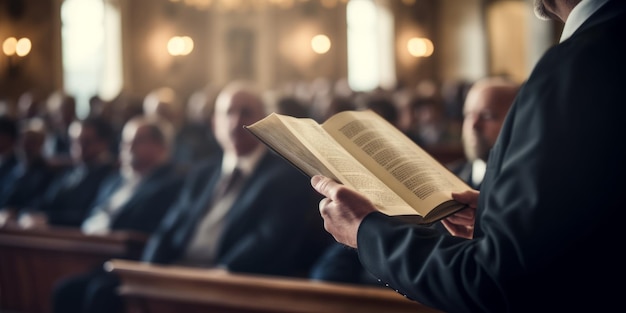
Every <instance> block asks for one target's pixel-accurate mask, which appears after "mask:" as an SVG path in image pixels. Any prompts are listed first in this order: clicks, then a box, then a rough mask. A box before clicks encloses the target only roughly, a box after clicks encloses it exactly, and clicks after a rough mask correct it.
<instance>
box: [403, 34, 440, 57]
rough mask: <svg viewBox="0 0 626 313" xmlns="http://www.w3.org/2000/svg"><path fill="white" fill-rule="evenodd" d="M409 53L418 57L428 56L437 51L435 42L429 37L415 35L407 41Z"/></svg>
mask: <svg viewBox="0 0 626 313" xmlns="http://www.w3.org/2000/svg"><path fill="white" fill-rule="evenodd" d="M407 49H408V50H409V53H410V54H411V55H412V56H414V57H416V58H427V57H429V56H431V55H432V54H433V52H434V51H435V46H434V45H433V42H432V41H430V39H428V38H418V37H414V38H411V39H409V42H408V43H407Z"/></svg>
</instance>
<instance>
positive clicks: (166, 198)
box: [91, 163, 184, 234]
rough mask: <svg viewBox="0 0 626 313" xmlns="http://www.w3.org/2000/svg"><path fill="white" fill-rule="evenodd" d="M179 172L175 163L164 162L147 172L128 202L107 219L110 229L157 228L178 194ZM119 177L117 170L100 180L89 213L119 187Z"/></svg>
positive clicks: (180, 185)
mask: <svg viewBox="0 0 626 313" xmlns="http://www.w3.org/2000/svg"><path fill="white" fill-rule="evenodd" d="M183 174H184V172H182V171H181V170H180V169H179V168H178V167H177V166H176V165H175V164H173V163H167V164H165V165H162V166H161V167H159V168H157V169H155V170H154V171H153V172H152V173H150V174H148V176H147V177H146V178H144V180H143V181H142V182H141V183H140V184H139V186H137V189H136V190H135V192H134V193H133V195H132V196H131V197H130V199H128V201H127V202H126V203H125V204H124V205H123V206H122V207H121V208H120V209H119V211H117V213H116V214H115V215H114V216H113V218H112V220H111V225H110V227H111V229H112V230H127V231H137V232H143V233H147V234H150V233H152V232H154V230H155V229H156V228H157V226H158V225H159V223H160V222H161V220H162V219H163V216H165V214H166V212H167V210H168V209H169V207H170V206H171V205H172V203H173V202H174V201H175V200H176V197H178V194H179V192H180V188H181V187H182V183H183ZM122 182H123V179H122V177H121V175H120V174H119V172H116V173H115V174H113V175H112V176H110V177H109V178H108V179H107V180H106V181H104V182H103V183H102V187H101V188H100V192H99V193H98V197H97V199H96V201H95V202H94V205H93V208H92V209H91V212H92V213H91V214H93V213H95V211H97V210H98V209H99V207H100V205H102V204H103V203H104V202H105V201H107V200H108V199H109V197H110V196H111V195H113V193H115V191H116V190H117V189H118V188H119V187H120V185H121V184H122Z"/></svg>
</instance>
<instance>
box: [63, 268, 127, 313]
mask: <svg viewBox="0 0 626 313" xmlns="http://www.w3.org/2000/svg"><path fill="white" fill-rule="evenodd" d="M119 285H120V282H119V279H118V278H117V276H115V275H114V274H111V273H109V272H106V271H104V269H102V267H99V268H96V269H94V270H92V271H90V272H87V273H84V274H80V275H76V276H71V277H68V278H64V279H62V280H61V281H59V282H58V283H57V284H56V286H55V288H54V290H53V294H52V312H53V313H123V312H124V304H123V301H122V298H121V297H120V296H119V295H118V294H117V287H118V286H119Z"/></svg>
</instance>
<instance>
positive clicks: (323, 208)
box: [319, 198, 331, 216]
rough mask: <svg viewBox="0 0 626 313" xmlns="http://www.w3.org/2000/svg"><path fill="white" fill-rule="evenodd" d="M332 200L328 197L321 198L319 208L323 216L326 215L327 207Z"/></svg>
mask: <svg viewBox="0 0 626 313" xmlns="http://www.w3.org/2000/svg"><path fill="white" fill-rule="evenodd" d="M330 202H331V200H330V199H328V198H324V199H322V200H320V204H319V210H320V213H321V214H322V216H324V215H326V214H327V212H326V210H327V209H326V208H327V207H328V205H329V204H330Z"/></svg>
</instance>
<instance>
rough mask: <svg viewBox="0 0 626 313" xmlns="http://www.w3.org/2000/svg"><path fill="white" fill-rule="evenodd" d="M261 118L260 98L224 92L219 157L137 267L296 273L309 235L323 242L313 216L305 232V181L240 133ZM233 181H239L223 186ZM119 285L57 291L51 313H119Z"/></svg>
mask: <svg viewBox="0 0 626 313" xmlns="http://www.w3.org/2000/svg"><path fill="white" fill-rule="evenodd" d="M265 114H266V112H265V106H264V104H263V102H262V100H261V98H260V96H259V94H258V93H257V92H256V91H255V90H254V89H253V88H252V87H250V86H248V85H247V84H243V83H238V82H236V83H232V84H231V85H229V86H227V87H225V88H224V89H223V91H222V92H221V93H220V95H219V96H218V98H217V100H216V109H215V115H214V119H213V127H214V131H215V134H216V139H217V140H218V142H219V143H220V146H221V147H222V149H223V154H221V155H220V156H219V157H217V158H215V159H212V160H209V161H207V162H206V163H203V164H201V165H198V167H196V168H194V169H192V170H191V171H190V172H189V175H188V177H187V178H186V180H185V183H184V186H183V189H182V191H181V194H180V196H179V197H178V199H177V201H176V203H175V204H174V205H173V206H172V207H171V209H169V211H168V214H167V215H166V216H165V218H164V219H163V220H162V223H161V224H160V226H159V227H158V229H157V230H156V232H155V233H154V234H153V235H152V236H150V239H149V241H148V243H147V246H146V248H145V249H144V254H143V256H142V261H146V262H151V263H161V264H175V265H183V266H193V267H205V268H209V267H213V268H215V267H220V268H224V269H227V270H229V271H235V272H247V273H257V274H267V275H294V273H299V272H300V271H301V270H302V268H301V265H302V264H301V263H300V262H301V261H303V250H304V251H307V250H314V248H315V247H311V246H310V245H308V243H309V242H315V241H314V240H310V241H307V239H309V238H310V237H308V236H311V234H308V233H307V232H308V231H311V233H312V234H316V235H317V234H319V235H320V236H322V235H324V234H323V233H322V232H321V230H323V229H322V228H321V219H319V216H317V217H318V220H319V222H320V223H319V224H317V223H316V224H313V225H312V224H307V223H309V220H307V219H308V218H311V217H312V216H314V215H317V212H316V211H315V208H316V207H315V203H316V202H317V200H319V197H318V196H317V195H316V194H315V192H314V191H313V190H312V189H311V188H310V186H309V184H308V180H307V178H306V176H304V175H303V174H301V173H300V172H298V171H297V170H296V169H295V168H293V167H292V166H291V165H289V164H288V163H287V162H285V161H284V160H282V159H281V158H279V157H278V156H277V155H275V154H273V153H272V152H270V151H268V150H267V149H266V148H265V146H264V145H262V144H261V143H260V141H258V140H257V139H256V138H255V137H254V136H253V135H252V134H251V133H249V132H248V131H247V130H246V129H244V128H243V125H249V124H252V123H254V122H256V121H258V120H259V119H261V118H263V117H264V116H265ZM231 173H234V175H235V178H236V177H239V178H236V179H234V180H228V179H227V180H223V178H229V177H232V176H231ZM237 173H239V174H237ZM224 182H226V183H224ZM229 182H230V183H229ZM318 220H314V222H317V221H318ZM312 226H316V227H312ZM313 239H315V238H313ZM306 256H309V255H306ZM310 257H311V258H313V257H314V256H313V255H311V256H310ZM118 285H119V281H118V280H117V278H116V277H115V276H112V275H111V274H109V273H105V272H103V271H100V273H99V274H97V275H92V276H91V277H90V278H89V284H88V285H87V286H89V287H88V290H89V293H88V294H83V295H79V296H78V297H77V296H76V294H75V293H74V294H69V293H67V292H66V291H67V289H66V290H59V292H58V293H57V294H56V296H55V301H54V303H55V305H54V307H55V310H54V312H59V313H60V312H63V313H71V312H82V313H86V312H118V311H119V310H120V309H121V308H122V302H121V299H120V298H119V297H117V296H116V294H115V288H116V287H117V286H118ZM81 286H82V287H83V289H86V288H85V284H82V285H81ZM78 290H80V289H78ZM76 298H78V299H82V301H76V300H75V299H76ZM76 304H78V306H79V307H80V309H82V311H78V308H77V305H76Z"/></svg>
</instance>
